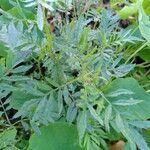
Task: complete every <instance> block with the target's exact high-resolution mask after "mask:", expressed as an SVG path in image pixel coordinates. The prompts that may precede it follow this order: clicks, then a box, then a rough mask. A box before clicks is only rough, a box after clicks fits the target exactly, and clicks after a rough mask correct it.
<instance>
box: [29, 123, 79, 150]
mask: <svg viewBox="0 0 150 150" xmlns="http://www.w3.org/2000/svg"><path fill="white" fill-rule="evenodd" d="M40 131H41V135H36V134H33V135H32V136H31V138H30V140H29V147H28V150H60V149H61V150H81V148H80V146H79V141H78V133H77V129H76V127H75V126H74V125H69V124H67V123H61V122H59V123H51V124H50V125H49V126H45V127H41V128H40Z"/></svg>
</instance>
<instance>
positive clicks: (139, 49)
mask: <svg viewBox="0 0 150 150" xmlns="http://www.w3.org/2000/svg"><path fill="white" fill-rule="evenodd" d="M147 44H148V42H146V43H144V44H143V45H142V46H141V47H140V48H138V49H137V50H136V51H135V52H134V53H133V54H132V55H131V56H130V57H129V58H128V59H127V61H126V62H125V64H127V63H128V62H129V61H130V59H131V58H133V57H134V56H135V55H136V54H137V53H138V52H139V51H141V50H142V49H143V48H144V47H145V46H146V45H147Z"/></svg>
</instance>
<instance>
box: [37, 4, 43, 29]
mask: <svg viewBox="0 0 150 150" xmlns="http://www.w3.org/2000/svg"><path fill="white" fill-rule="evenodd" d="M37 25H38V28H39V29H40V30H41V31H42V30H43V26H44V14H43V9H42V6H41V5H40V4H38V8H37Z"/></svg>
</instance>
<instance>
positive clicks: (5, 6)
mask: <svg viewBox="0 0 150 150" xmlns="http://www.w3.org/2000/svg"><path fill="white" fill-rule="evenodd" d="M12 7H13V6H12V5H11V4H10V3H9V0H1V2H0V8H2V9H3V10H5V11H7V10H9V9H11V8H12Z"/></svg>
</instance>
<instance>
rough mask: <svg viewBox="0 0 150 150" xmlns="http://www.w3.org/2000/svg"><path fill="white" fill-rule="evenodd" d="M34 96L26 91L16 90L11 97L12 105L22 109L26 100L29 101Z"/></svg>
mask: <svg viewBox="0 0 150 150" xmlns="http://www.w3.org/2000/svg"><path fill="white" fill-rule="evenodd" d="M33 98H35V96H33V95H31V94H28V93H26V92H25V91H22V90H15V91H13V93H12V95H11V97H10V99H11V100H10V105H11V106H12V107H13V108H14V109H20V108H21V107H22V105H23V104H24V103H25V102H26V101H29V100H31V99H33Z"/></svg>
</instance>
